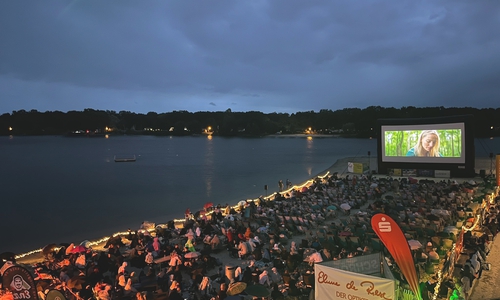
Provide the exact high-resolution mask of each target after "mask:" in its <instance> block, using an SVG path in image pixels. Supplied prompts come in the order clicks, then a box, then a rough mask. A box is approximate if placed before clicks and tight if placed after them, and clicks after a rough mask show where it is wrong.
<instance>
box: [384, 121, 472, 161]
mask: <svg viewBox="0 0 500 300" xmlns="http://www.w3.org/2000/svg"><path fill="white" fill-rule="evenodd" d="M464 128H465V127H464V124H463V123H448V124H434V125H433V124H420V125H386V126H382V128H381V129H382V132H381V133H382V145H381V146H382V150H383V151H382V160H383V161H387V162H422V163H443V162H448V163H463V162H464V161H465V155H464V147H465V142H464V136H465V132H464Z"/></svg>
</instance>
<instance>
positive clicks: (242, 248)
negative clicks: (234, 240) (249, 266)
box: [238, 241, 249, 260]
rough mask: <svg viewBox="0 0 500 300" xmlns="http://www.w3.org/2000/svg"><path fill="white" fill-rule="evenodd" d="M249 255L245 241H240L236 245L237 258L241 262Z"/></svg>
mask: <svg viewBox="0 0 500 300" xmlns="http://www.w3.org/2000/svg"><path fill="white" fill-rule="evenodd" d="M248 254H249V249H248V245H247V243H246V242H245V241H240V243H239V245H238V257H239V259H240V260H241V258H243V257H245V256H247V255H248Z"/></svg>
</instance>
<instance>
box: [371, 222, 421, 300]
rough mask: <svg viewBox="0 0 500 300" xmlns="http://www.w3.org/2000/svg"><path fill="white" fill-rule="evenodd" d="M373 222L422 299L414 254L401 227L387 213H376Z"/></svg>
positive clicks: (412, 287)
mask: <svg viewBox="0 0 500 300" xmlns="http://www.w3.org/2000/svg"><path fill="white" fill-rule="evenodd" d="M371 224H372V228H373V230H374V231H375V233H376V234H377V235H378V237H379V238H380V240H381V241H382V243H384V245H385V247H386V248H387V250H389V253H391V255H392V257H393V258H394V261H395V262H396V264H397V265H398V267H399V269H400V270H401V273H402V274H403V276H404V277H405V278H406V281H408V284H409V285H410V288H411V290H412V291H413V293H414V294H415V296H416V299H417V300H421V299H422V296H421V295H420V290H419V288H418V285H419V280H418V277H417V271H416V270H415V264H414V262H413V256H412V254H411V251H410V246H408V241H407V240H406V237H405V235H404V234H403V232H402V231H401V228H400V227H399V225H398V224H397V223H396V221H394V220H393V219H392V218H391V217H389V216H388V215H385V214H376V215H374V216H373V217H372V221H371Z"/></svg>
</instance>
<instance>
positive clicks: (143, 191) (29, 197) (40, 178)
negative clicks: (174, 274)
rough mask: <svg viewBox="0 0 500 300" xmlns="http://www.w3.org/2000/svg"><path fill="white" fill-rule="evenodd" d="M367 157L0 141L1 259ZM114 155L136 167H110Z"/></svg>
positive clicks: (335, 148)
mask: <svg viewBox="0 0 500 300" xmlns="http://www.w3.org/2000/svg"><path fill="white" fill-rule="evenodd" d="M496 141H498V139H497V140H496ZM496 141H495V142H496ZM491 143H492V141H490V140H485V141H484V143H482V142H481V143H480V144H477V146H476V154H478V152H480V151H483V152H484V151H486V152H485V154H484V156H487V155H488V153H489V152H488V151H490V152H491V150H484V149H488V148H489V147H490V144H491ZM497 144H498V143H497ZM478 147H480V148H484V149H478ZM496 149H498V148H496ZM368 151H371V153H372V155H376V140H369V139H343V138H313V139H306V138H291V137H279V138H275V137H267V138H256V139H241V138H222V137H213V138H212V139H208V138H207V137H150V136H131V137H128V136H111V137H110V138H109V139H104V138H65V137H0V154H1V162H0V170H1V172H0V188H1V194H0V195H1V196H0V197H1V209H0V228H2V229H1V230H0V253H1V252H3V251H13V252H16V253H21V252H25V251H29V250H32V249H35V248H40V247H43V246H44V245H46V244H48V243H61V242H80V241H82V240H84V239H96V238H100V237H102V236H105V235H109V234H110V233H113V232H117V231H124V230H126V229H127V228H129V227H130V228H132V229H137V228H138V227H139V225H140V223H141V222H142V221H145V220H147V221H152V222H158V223H163V222H166V221H168V220H171V219H173V218H180V217H182V216H183V213H184V211H185V210H186V208H190V209H191V210H192V211H196V210H199V209H201V208H202V207H203V204H204V203H206V202H209V201H211V202H214V203H216V204H217V203H221V204H225V203H233V204H234V203H236V202H237V201H239V200H242V199H248V198H256V197H258V196H259V195H263V194H265V191H264V185H266V184H267V185H268V186H269V193H271V192H274V191H276V190H277V188H278V180H280V179H281V180H283V181H285V180H286V179H287V178H288V179H290V180H291V181H292V182H293V183H300V182H303V181H305V180H307V179H309V178H311V177H312V176H315V175H318V174H319V173H321V172H323V171H324V170H325V169H327V168H329V167H330V166H331V165H332V164H333V163H335V161H336V160H337V159H339V158H343V157H347V156H366V155H367V152H368ZM115 155H116V156H132V155H136V157H137V161H136V162H134V163H115V162H114V160H113V158H114V156H115Z"/></svg>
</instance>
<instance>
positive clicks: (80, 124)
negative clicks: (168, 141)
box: [0, 106, 500, 137]
mask: <svg viewBox="0 0 500 300" xmlns="http://www.w3.org/2000/svg"><path fill="white" fill-rule="evenodd" d="M455 115H473V116H474V121H473V122H474V132H475V136H476V137H491V136H498V135H500V108H496V109H494V108H486V109H476V108H470V107H463V108H445V107H423V108H418V107H413V106H407V107H402V108H399V109H398V108H393V107H389V108H384V107H380V106H370V107H367V108H364V109H360V108H345V109H341V110H335V111H332V110H330V109H322V110H320V111H319V112H314V111H305V112H297V113H292V114H288V113H267V114H266V113H262V112H258V111H249V112H233V111H231V110H230V109H228V110H226V111H219V112H188V111H172V112H166V113H156V112H149V113H147V114H142V113H134V112H130V111H120V112H116V111H110V110H95V109H90V108H89V109H85V110H83V111H68V112H66V113H64V112H61V111H46V112H39V111H37V110H30V111H26V110H18V111H13V112H12V113H5V114H2V115H1V116H0V135H61V134H74V133H75V132H80V133H81V132H84V133H87V134H104V133H109V134H151V135H197V134H202V133H206V132H207V131H208V132H210V133H212V134H214V135H220V136H251V137H255V136H265V135H270V134H277V133H279V134H294V133H316V134H338V135H341V136H351V137H376V127H377V120H378V119H391V118H431V117H443V116H455Z"/></svg>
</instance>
